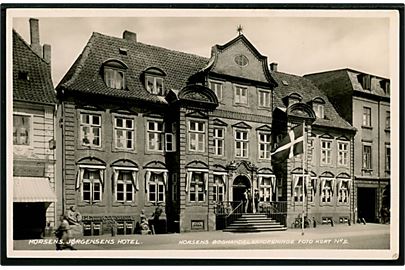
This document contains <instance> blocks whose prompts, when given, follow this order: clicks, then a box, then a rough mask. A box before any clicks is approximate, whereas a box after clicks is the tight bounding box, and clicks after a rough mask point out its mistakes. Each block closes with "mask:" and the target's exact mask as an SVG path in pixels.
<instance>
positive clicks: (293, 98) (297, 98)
mask: <svg viewBox="0 0 405 270" xmlns="http://www.w3.org/2000/svg"><path fill="white" fill-rule="evenodd" d="M301 100H302V96H301V95H300V94H297V93H292V94H290V95H289V96H288V107H290V106H291V105H293V104H295V103H300V102H301Z"/></svg>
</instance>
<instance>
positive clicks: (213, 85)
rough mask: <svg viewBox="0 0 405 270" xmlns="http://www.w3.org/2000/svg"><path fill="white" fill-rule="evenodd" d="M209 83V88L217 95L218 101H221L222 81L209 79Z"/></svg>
mask: <svg viewBox="0 0 405 270" xmlns="http://www.w3.org/2000/svg"><path fill="white" fill-rule="evenodd" d="M209 84H210V89H211V90H212V91H213V92H214V93H215V95H216V96H217V99H218V101H222V94H223V83H222V82H219V81H214V80H210V81H209Z"/></svg>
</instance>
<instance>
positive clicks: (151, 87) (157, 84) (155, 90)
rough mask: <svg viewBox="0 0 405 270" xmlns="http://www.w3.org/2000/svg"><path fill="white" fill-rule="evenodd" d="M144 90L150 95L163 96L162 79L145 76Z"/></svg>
mask: <svg viewBox="0 0 405 270" xmlns="http://www.w3.org/2000/svg"><path fill="white" fill-rule="evenodd" d="M146 90H148V92H149V93H151V94H155V95H160V96H164V95H165V91H164V87H163V78H161V77H154V76H149V75H148V76H146Z"/></svg>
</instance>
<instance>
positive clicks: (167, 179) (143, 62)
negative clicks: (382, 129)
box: [57, 31, 355, 235]
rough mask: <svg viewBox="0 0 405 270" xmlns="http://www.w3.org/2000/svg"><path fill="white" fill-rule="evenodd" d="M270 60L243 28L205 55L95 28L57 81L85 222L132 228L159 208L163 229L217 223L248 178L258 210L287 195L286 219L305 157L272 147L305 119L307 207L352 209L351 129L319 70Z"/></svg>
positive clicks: (72, 200)
mask: <svg viewBox="0 0 405 270" xmlns="http://www.w3.org/2000/svg"><path fill="white" fill-rule="evenodd" d="M270 66H271V67H269V65H268V63H267V57H265V56H263V55H261V54H260V53H259V51H258V50H257V49H256V48H255V47H254V46H253V45H252V44H251V43H250V42H249V41H248V39H247V38H246V37H245V36H244V35H242V34H240V35H238V36H237V37H236V38H234V39H233V40H231V41H229V42H228V43H226V44H225V45H215V46H213V47H212V51H211V58H204V57H200V56H196V55H192V54H187V53H183V52H178V51H173V50H169V49H165V48H160V47H156V46H152V45H147V44H143V43H141V42H139V41H138V40H137V35H136V34H135V33H132V32H129V31H125V32H124V33H123V38H117V37H111V36H106V35H103V34H99V33H93V35H92V36H91V38H90V40H89V41H88V43H87V45H86V47H85V48H84V50H83V51H82V53H81V55H80V56H79V57H78V59H77V60H76V61H75V63H74V64H73V65H72V67H71V68H70V70H69V71H68V72H67V74H66V75H65V77H64V78H63V79H62V81H61V82H60V84H59V85H58V87H57V93H58V98H59V100H60V106H61V110H60V112H61V115H60V117H61V121H60V122H61V123H62V133H61V135H62V136H63V138H62V139H61V142H62V149H63V156H62V158H63V160H62V162H63V164H62V166H63V168H64V174H63V183H64V184H63V198H64V207H65V209H66V207H69V206H70V205H76V206H77V208H78V210H79V211H80V212H81V214H82V215H83V221H84V233H85V234H86V235H87V234H88V235H95V234H102V233H107V232H108V233H109V232H110V231H111V228H114V227H115V228H116V229H117V233H119V234H127V233H128V234H130V233H134V232H135V228H136V227H137V223H139V222H140V218H139V216H140V214H141V211H142V210H144V211H145V213H146V215H147V216H149V217H150V216H152V214H153V213H154V212H155V209H156V208H157V207H160V208H161V209H162V213H161V215H160V216H159V220H160V224H161V225H162V226H160V230H161V232H165V231H180V232H185V231H199V230H205V231H206V230H215V229H218V228H219V226H218V221H219V219H218V216H219V214H222V213H224V212H223V210H224V208H228V207H231V208H233V209H234V208H235V207H236V206H237V205H238V202H239V201H241V200H242V198H243V197H244V192H245V190H247V189H250V192H251V193H253V191H254V190H255V189H258V191H259V194H260V201H261V202H260V206H259V207H258V208H259V209H254V211H256V210H257V211H258V212H260V211H264V209H266V206H270V205H271V203H274V204H275V205H278V206H283V209H284V208H285V209H286V210H285V213H283V214H285V215H286V216H287V221H285V220H284V222H283V223H284V225H288V226H289V224H291V223H292V222H294V221H295V218H296V217H297V216H298V215H299V214H301V212H302V210H300V209H302V193H301V189H300V187H302V178H300V177H302V175H303V173H302V170H303V167H302V165H301V163H300V162H299V160H300V159H299V157H297V158H295V159H290V160H289V161H288V162H284V163H281V164H277V165H276V166H275V167H273V165H272V161H271V155H270V153H271V150H272V148H273V146H274V142H276V141H277V140H278V139H279V138H281V137H282V136H284V135H285V134H286V133H287V130H288V129H290V128H291V127H293V126H294V125H296V124H300V123H302V121H304V120H305V121H306V122H307V124H308V126H309V130H310V136H309V138H308V142H309V143H310V145H311V147H310V148H311V151H310V153H311V158H309V159H308V160H309V161H310V162H309V163H311V164H310V165H307V166H304V168H305V175H307V177H310V178H311V181H310V182H311V183H312V185H311V191H310V194H311V200H310V201H308V200H307V203H306V205H305V207H306V208H305V209H306V213H307V214H309V215H310V217H311V218H312V217H315V218H316V219H317V220H318V221H319V222H321V221H322V220H323V219H324V220H325V221H326V220H329V219H330V218H333V219H335V221H336V222H339V221H341V222H346V221H347V220H348V219H349V218H351V215H352V213H353V205H352V198H351V197H352V195H351V192H352V190H353V189H352V181H351V180H352V178H353V164H352V158H351V154H352V153H353V136H354V133H355V129H354V128H353V127H352V126H351V125H350V124H349V123H347V121H345V120H344V119H343V118H341V117H340V116H339V115H338V113H337V112H336V111H335V110H334V108H333V106H332V105H331V103H330V102H329V100H328V98H327V97H326V95H325V94H323V92H322V91H320V90H319V89H318V88H317V87H316V86H315V85H314V84H313V83H312V82H311V81H309V80H307V79H305V78H303V77H299V76H294V75H289V74H285V73H281V72H278V71H277V70H276V67H277V65H276V64H271V65H270ZM277 166H278V167H277ZM276 167H277V168H276ZM300 179H301V180H300ZM235 202H237V203H235ZM233 209H229V210H230V211H231V210H233Z"/></svg>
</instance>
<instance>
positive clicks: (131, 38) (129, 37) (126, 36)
mask: <svg viewBox="0 0 405 270" xmlns="http://www.w3.org/2000/svg"><path fill="white" fill-rule="evenodd" d="M122 38H123V39H125V40H128V41H133V42H136V33H134V32H131V31H127V30H125V31H124V33H123V34H122Z"/></svg>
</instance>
